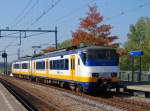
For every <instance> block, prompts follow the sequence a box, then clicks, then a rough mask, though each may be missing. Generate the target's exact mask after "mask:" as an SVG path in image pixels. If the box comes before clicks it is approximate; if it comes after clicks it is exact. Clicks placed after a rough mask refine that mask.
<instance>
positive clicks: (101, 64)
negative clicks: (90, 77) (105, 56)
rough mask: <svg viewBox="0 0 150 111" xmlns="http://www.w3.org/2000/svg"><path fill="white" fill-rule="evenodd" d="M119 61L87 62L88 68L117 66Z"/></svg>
mask: <svg viewBox="0 0 150 111" xmlns="http://www.w3.org/2000/svg"><path fill="white" fill-rule="evenodd" d="M117 65H118V64H117V61H116V60H109V61H107V60H98V61H94V60H87V61H86V66H117Z"/></svg>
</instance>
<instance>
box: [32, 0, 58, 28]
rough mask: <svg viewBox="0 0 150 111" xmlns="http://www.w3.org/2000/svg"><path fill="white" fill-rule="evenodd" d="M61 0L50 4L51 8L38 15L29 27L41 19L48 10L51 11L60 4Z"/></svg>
mask: <svg viewBox="0 0 150 111" xmlns="http://www.w3.org/2000/svg"><path fill="white" fill-rule="evenodd" d="M60 1H61V0H57V1H56V2H54V3H52V4H51V6H50V7H49V8H48V9H46V10H45V11H43V12H42V14H40V16H38V17H37V18H36V19H35V20H34V21H32V22H31V24H30V26H33V25H35V24H36V23H37V22H38V21H39V20H40V19H42V18H43V17H44V16H45V15H46V14H47V13H48V12H49V11H50V10H52V9H53V8H54V7H55V6H56V5H57V4H59V3H60Z"/></svg>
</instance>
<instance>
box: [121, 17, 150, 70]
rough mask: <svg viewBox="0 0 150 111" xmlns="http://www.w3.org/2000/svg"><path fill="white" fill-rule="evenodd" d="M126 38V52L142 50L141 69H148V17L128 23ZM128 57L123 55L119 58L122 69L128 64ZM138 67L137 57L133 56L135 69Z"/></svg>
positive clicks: (149, 62)
mask: <svg viewBox="0 0 150 111" xmlns="http://www.w3.org/2000/svg"><path fill="white" fill-rule="evenodd" d="M127 37H128V40H127V42H126V43H125V45H124V48H125V49H126V50H127V52H129V51H132V50H142V51H143V52H144V55H143V56H142V69H143V70H148V68H149V67H150V18H147V17H141V18H140V19H139V20H138V21H137V22H136V24H132V25H130V28H129V33H128V34H127ZM129 60H130V57H127V56H124V57H122V58H121V59H120V64H121V65H122V66H121V68H122V69H126V68H127V67H128V66H129V64H128V63H129V62H128V61H129ZM138 69H139V59H138V57H135V70H138Z"/></svg>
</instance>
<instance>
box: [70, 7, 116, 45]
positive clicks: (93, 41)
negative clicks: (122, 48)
mask: <svg viewBox="0 0 150 111" xmlns="http://www.w3.org/2000/svg"><path fill="white" fill-rule="evenodd" d="M102 21H103V16H101V15H100V13H99V12H98V11H97V6H96V5H94V6H89V11H88V13H87V16H86V17H85V18H83V19H81V22H80V25H79V27H78V29H77V30H76V31H75V32H73V33H72V44H73V45H79V44H80V43H85V44H89V45H98V46H109V47H118V44H117V43H114V41H115V40H116V39H117V36H111V32H110V30H111V29H112V27H111V25H105V24H102Z"/></svg>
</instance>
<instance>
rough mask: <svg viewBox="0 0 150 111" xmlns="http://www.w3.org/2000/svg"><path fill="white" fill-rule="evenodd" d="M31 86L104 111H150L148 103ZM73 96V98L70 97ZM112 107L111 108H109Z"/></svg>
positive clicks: (50, 86)
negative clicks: (50, 90) (54, 92)
mask: <svg viewBox="0 0 150 111" xmlns="http://www.w3.org/2000/svg"><path fill="white" fill-rule="evenodd" d="M4 78H5V80H8V81H9V79H14V80H15V79H16V78H10V77H9V79H8V78H6V77H4ZM16 80H20V79H16ZM23 81H24V82H29V81H28V80H23ZM31 83H32V84H35V85H37V84H38V85H40V86H42V87H46V88H53V89H56V90H59V91H61V92H64V93H63V96H66V97H69V98H71V99H74V100H76V101H78V102H82V103H84V104H89V105H91V106H94V105H95V106H96V107H99V108H101V106H102V105H103V107H105V109H107V110H108V111H109V110H110V111H113V108H116V110H118V111H149V110H150V103H148V102H142V101H137V100H129V99H127V98H126V97H124V96H120V97H119V96H114V95H112V97H110V98H103V97H99V96H90V95H86V94H82V93H76V92H72V91H70V90H66V89H63V88H59V87H55V86H52V85H45V84H41V83H35V82H31ZM72 95H74V96H72ZM90 100H92V101H95V102H96V103H91V102H88V101H90ZM110 106H112V107H110Z"/></svg>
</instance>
